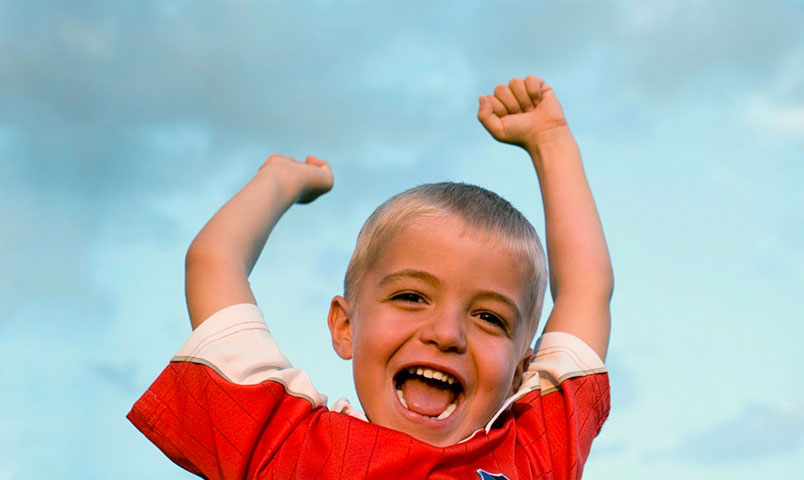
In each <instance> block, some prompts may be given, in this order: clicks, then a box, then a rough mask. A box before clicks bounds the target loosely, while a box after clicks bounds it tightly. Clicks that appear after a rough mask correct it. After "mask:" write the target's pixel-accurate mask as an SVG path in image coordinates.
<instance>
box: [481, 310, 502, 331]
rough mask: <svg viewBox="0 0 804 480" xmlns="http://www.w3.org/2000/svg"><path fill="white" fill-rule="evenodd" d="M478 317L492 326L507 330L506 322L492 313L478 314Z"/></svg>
mask: <svg viewBox="0 0 804 480" xmlns="http://www.w3.org/2000/svg"><path fill="white" fill-rule="evenodd" d="M477 317H478V318H479V319H481V320H483V321H484V322H488V323H490V324H492V325H497V326H498V327H500V328H502V329H503V330H506V326H505V321H503V319H502V318H500V317H498V316H497V315H494V314H493V313H491V312H480V313H478V314H477Z"/></svg>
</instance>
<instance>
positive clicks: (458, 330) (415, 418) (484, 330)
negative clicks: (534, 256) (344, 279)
mask: <svg viewBox="0 0 804 480" xmlns="http://www.w3.org/2000/svg"><path fill="white" fill-rule="evenodd" d="M527 264H528V262H523V261H522V259H521V257H520V256H517V255H515V254H513V253H512V252H510V251H508V250H506V249H505V248H504V247H502V246H501V245H499V244H498V243H497V242H496V241H494V240H493V239H491V238H484V237H483V236H481V235H479V234H478V233H476V232H471V231H468V230H466V228H465V226H464V224H463V222H462V221H461V220H460V219H456V218H446V217H440V218H426V219H424V220H422V221H420V222H417V223H415V224H413V225H410V226H408V227H405V228H403V229H401V230H400V231H399V232H397V233H396V235H394V236H393V238H392V239H391V240H390V241H389V242H388V243H387V244H386V246H385V247H384V249H383V252H381V254H380V255H379V260H378V261H377V262H376V265H375V266H374V268H373V269H371V270H370V271H368V272H366V274H365V276H364V277H363V280H362V281H361V282H360V284H359V285H357V294H356V296H355V299H354V302H353V304H351V305H348V304H347V303H346V301H345V300H344V299H343V298H342V297H336V298H335V299H334V300H333V302H332V307H331V310H330V318H329V323H330V329H331V331H332V337H333V345H334V346H335V349H336V351H337V352H338V354H339V355H340V356H341V357H343V358H352V359H353V372H354V379H355V387H356V390H357V394H358V396H359V398H360V403H361V405H362V406H363V408H364V409H365V412H366V416H367V417H368V418H369V420H370V421H371V422H372V423H375V424H378V425H382V426H385V427H388V428H393V429H395V430H399V431H403V432H406V433H408V434H409V435H411V436H413V437H415V438H417V439H419V440H422V441H424V442H427V443H430V444H433V445H437V446H447V445H452V444H455V443H457V442H459V441H461V440H463V439H465V438H467V437H468V436H470V435H471V434H472V433H473V432H475V431H476V430H477V429H479V428H482V427H484V426H485V425H486V423H487V422H488V421H489V420H490V419H491V417H492V416H493V415H494V413H496V411H497V410H498V409H499V408H500V406H501V405H502V403H503V402H504V400H505V399H506V397H508V396H509V395H511V394H512V393H513V392H514V391H515V390H516V388H517V387H518V386H519V383H520V380H521V376H522V371H523V370H524V369H525V368H526V367H527V362H528V361H529V360H530V356H531V353H532V352H531V350H530V348H528V342H529V338H526V337H528V334H527V331H528V328H527V325H526V324H527V322H528V319H526V318H525V317H524V315H526V314H527V313H526V312H529V310H530V309H529V308H528V307H529V306H528V305H527V304H526V302H527V298H528V295H527V291H528V289H529V285H528V280H529V276H528V273H529V268H528V266H527ZM431 377H432V378H431Z"/></svg>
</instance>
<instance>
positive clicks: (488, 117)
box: [477, 97, 503, 138]
mask: <svg viewBox="0 0 804 480" xmlns="http://www.w3.org/2000/svg"><path fill="white" fill-rule="evenodd" d="M479 101H480V106H479V107H478V109H477V119H478V120H479V121H480V123H481V124H482V125H483V126H484V127H485V128H486V130H488V132H489V133H490V134H491V135H492V136H493V137H494V138H497V137H499V136H500V135H501V134H502V130H503V125H502V120H500V117H498V116H497V114H496V113H494V108H493V107H492V104H491V101H490V100H489V99H488V98H487V97H480V99H479Z"/></svg>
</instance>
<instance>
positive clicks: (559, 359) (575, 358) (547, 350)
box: [523, 332, 606, 393]
mask: <svg viewBox="0 0 804 480" xmlns="http://www.w3.org/2000/svg"><path fill="white" fill-rule="evenodd" d="M605 371H606V367H605V365H603V361H602V360H601V359H600V357H599V356H598V355H597V353H595V351H594V350H592V348H591V347H589V346H588V345H587V344H586V343H584V342H583V341H582V340H581V339H580V338H578V337H576V336H574V335H571V334H569V333H564V332H548V333H545V334H544V335H542V336H541V337H540V338H539V340H538V342H536V353H535V354H534V356H533V360H532V361H531V363H530V365H529V366H528V370H527V372H525V378H524V379H523V383H527V384H529V385H530V386H531V388H533V387H536V386H537V385H536V384H535V383H536V381H538V382H539V383H538V387H539V388H541V389H542V392H543V393H544V392H545V391H546V390H552V389H555V388H557V387H558V386H559V385H560V384H561V382H563V381H564V380H567V379H569V378H573V377H580V376H584V375H591V374H595V373H603V372H605Z"/></svg>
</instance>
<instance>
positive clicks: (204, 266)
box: [184, 237, 245, 279]
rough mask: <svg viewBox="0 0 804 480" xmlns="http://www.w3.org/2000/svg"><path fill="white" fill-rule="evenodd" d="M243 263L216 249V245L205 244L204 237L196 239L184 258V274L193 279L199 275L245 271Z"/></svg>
mask: <svg viewBox="0 0 804 480" xmlns="http://www.w3.org/2000/svg"><path fill="white" fill-rule="evenodd" d="M241 263H242V262H237V261H236V260H235V259H234V258H232V257H231V256H230V255H227V254H226V252H223V251H221V249H219V248H216V246H215V245H214V244H211V243H210V242H205V241H204V239H203V238H202V237H196V239H195V240H193V243H191V244H190V247H189V248H188V249H187V254H186V255H185V256H184V272H185V276H186V277H187V278H188V279H191V278H192V277H193V276H195V275H199V274H200V275H204V274H209V273H214V272H220V271H227V272H231V271H233V270H244V269H245V267H244V266H243V265H241Z"/></svg>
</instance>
